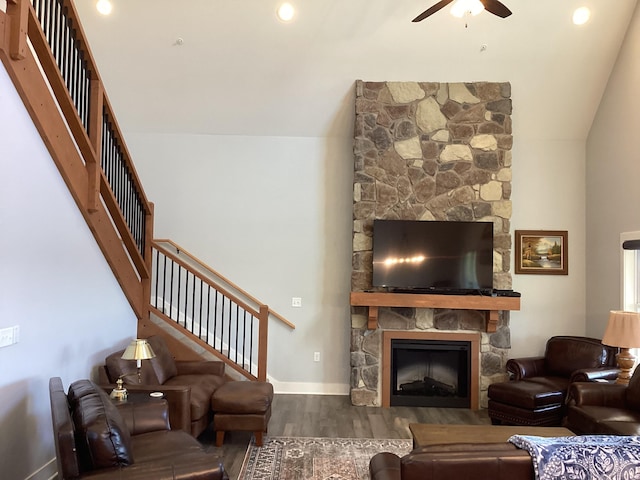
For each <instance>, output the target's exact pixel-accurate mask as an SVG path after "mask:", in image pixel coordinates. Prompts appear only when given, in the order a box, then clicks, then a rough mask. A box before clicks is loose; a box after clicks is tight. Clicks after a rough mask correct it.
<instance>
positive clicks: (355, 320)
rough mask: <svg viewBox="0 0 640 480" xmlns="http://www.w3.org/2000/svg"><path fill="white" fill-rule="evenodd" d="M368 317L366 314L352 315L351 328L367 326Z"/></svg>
mask: <svg viewBox="0 0 640 480" xmlns="http://www.w3.org/2000/svg"><path fill="white" fill-rule="evenodd" d="M366 326H367V317H366V316H364V315H351V328H359V329H360V328H365V327H366Z"/></svg>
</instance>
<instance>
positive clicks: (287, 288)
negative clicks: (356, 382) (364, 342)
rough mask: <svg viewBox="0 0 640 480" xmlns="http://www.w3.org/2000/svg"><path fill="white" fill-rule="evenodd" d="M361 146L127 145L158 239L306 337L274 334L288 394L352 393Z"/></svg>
mask: <svg viewBox="0 0 640 480" xmlns="http://www.w3.org/2000/svg"><path fill="white" fill-rule="evenodd" d="M351 143H352V141H351V140H350V139H337V138H299V137H296V138H291V137H289V138H287V137H243V136H210V135H209V136H207V135H200V136H198V135H142V134H138V135H134V134H130V135H128V137H127V144H128V146H129V150H130V151H131V154H132V156H133V158H134V159H135V162H136V168H137V170H138V173H139V175H140V178H141V180H142V183H143V185H144V186H145V190H146V192H147V195H148V197H149V199H150V200H151V201H152V202H154V203H155V237H156V238H170V239H172V240H174V241H175V242H177V243H178V244H179V245H181V246H182V247H183V248H185V249H186V250H188V251H189V252H191V253H193V254H195V255H196V256H197V257H199V258H200V259H202V260H203V261H204V262H205V263H207V264H208V265H210V266H212V267H213V268H214V269H216V270H218V271H219V272H220V273H221V274H222V275H224V276H225V277H227V278H229V279H230V280H232V281H233V282H234V283H236V284H238V285H240V286H241V287H242V288H243V289H245V290H247V291H248V292H249V293H251V294H252V295H254V296H256V297H257V298H259V299H260V300H261V301H263V302H265V303H267V304H268V305H269V306H270V307H271V308H273V309H274V310H276V311H277V312H279V313H280V314H282V315H284V316H285V317H286V318H287V319H288V320H290V321H291V322H293V323H294V324H295V325H296V329H295V330H290V329H289V328H288V327H286V326H284V325H282V324H280V323H278V322H271V324H270V327H269V357H268V362H269V365H268V373H269V375H270V376H271V377H272V378H273V382H274V386H275V388H276V391H279V392H321V393H347V392H348V385H349V365H350V360H349V332H350V324H349V291H350V288H349V285H350V274H351V268H350V267H351V230H350V229H351V210H352V194H351V190H352V182H353V180H352V178H353V154H352V153H351V152H352V150H351ZM292 297H301V298H302V308H292V307H291V298H292ZM313 352H320V359H321V361H320V362H319V363H316V362H314V361H313Z"/></svg>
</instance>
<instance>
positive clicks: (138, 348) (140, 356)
mask: <svg viewBox="0 0 640 480" xmlns="http://www.w3.org/2000/svg"><path fill="white" fill-rule="evenodd" d="M155 356H156V354H155V353H154V352H153V349H152V348H151V345H149V342H147V339H146V338H136V339H135V340H132V341H131V343H130V344H129V345H128V346H127V348H126V349H125V350H124V353H123V354H122V358H123V359H124V360H148V359H150V358H153V357H155Z"/></svg>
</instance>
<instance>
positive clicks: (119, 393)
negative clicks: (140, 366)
mask: <svg viewBox="0 0 640 480" xmlns="http://www.w3.org/2000/svg"><path fill="white" fill-rule="evenodd" d="M123 383H124V382H123V381H122V379H121V378H118V380H116V388H114V389H113V390H111V394H110V395H109V397H111V398H113V399H114V400H126V399H127V396H128V395H129V394H128V392H127V389H126V388H124V385H123Z"/></svg>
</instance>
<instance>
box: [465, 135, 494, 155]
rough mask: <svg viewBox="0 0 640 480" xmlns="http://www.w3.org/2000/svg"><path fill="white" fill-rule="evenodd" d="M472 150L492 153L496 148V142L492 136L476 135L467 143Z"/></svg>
mask: <svg viewBox="0 0 640 480" xmlns="http://www.w3.org/2000/svg"><path fill="white" fill-rule="evenodd" d="M469 143H470V144H471V146H472V147H473V148H476V149H478V150H484V151H492V150H496V149H497V148H498V141H497V140H496V137H494V136H493V135H476V136H474V137H471V141H470V142H469Z"/></svg>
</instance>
